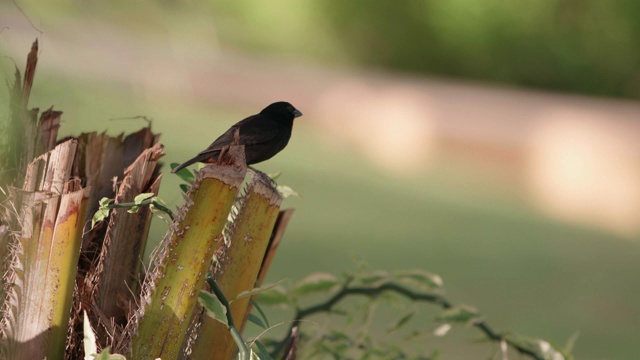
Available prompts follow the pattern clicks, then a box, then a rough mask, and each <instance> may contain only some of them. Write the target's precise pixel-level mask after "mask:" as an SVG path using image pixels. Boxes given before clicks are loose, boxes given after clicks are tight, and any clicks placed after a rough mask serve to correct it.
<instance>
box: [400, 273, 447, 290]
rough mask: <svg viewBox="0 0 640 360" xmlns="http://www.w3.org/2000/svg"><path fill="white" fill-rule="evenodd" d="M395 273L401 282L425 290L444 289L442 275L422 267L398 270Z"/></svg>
mask: <svg viewBox="0 0 640 360" xmlns="http://www.w3.org/2000/svg"><path fill="white" fill-rule="evenodd" d="M394 275H395V276H396V278H397V279H398V280H400V281H401V282H403V283H406V284H408V285H413V286H417V287H419V288H421V289H424V290H433V289H442V286H443V283H442V278H441V277H440V275H438V274H434V273H430V272H428V271H424V270H421V269H413V270H405V271H398V272H395V273H394Z"/></svg>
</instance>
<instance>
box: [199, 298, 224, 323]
mask: <svg viewBox="0 0 640 360" xmlns="http://www.w3.org/2000/svg"><path fill="white" fill-rule="evenodd" d="M198 302H199V303H200V305H202V307H203V308H204V309H205V310H206V312H207V315H209V316H210V317H211V318H213V319H215V320H218V321H219V322H221V323H223V324H224V325H225V326H226V327H229V323H228V321H227V308H226V307H225V306H224V305H222V303H221V302H220V300H219V299H218V298H217V297H216V296H215V295H214V294H212V293H210V292H208V291H204V290H200V294H199V295H198Z"/></svg>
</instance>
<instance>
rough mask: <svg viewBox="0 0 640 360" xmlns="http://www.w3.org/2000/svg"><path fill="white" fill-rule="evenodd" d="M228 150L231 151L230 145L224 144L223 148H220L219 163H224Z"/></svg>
mask: <svg viewBox="0 0 640 360" xmlns="http://www.w3.org/2000/svg"><path fill="white" fill-rule="evenodd" d="M228 152H229V147H228V146H223V147H222V149H220V154H218V161H217V163H218V164H222V163H223V160H224V158H225V156H226V155H227V153H228Z"/></svg>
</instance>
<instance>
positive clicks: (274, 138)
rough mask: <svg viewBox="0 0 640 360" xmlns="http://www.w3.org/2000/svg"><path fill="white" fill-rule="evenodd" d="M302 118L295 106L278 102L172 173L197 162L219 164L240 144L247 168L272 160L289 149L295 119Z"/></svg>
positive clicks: (236, 127)
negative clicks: (227, 153) (233, 147)
mask: <svg viewBox="0 0 640 360" xmlns="http://www.w3.org/2000/svg"><path fill="white" fill-rule="evenodd" d="M298 116H302V113H301V112H300V111H299V110H298V109H296V108H294V107H293V105H291V104H289V103H288V102H286V101H279V102H275V103H273V104H271V105H269V106H267V107H266V108H264V109H262V111H260V113H259V114H256V115H251V116H249V117H248V118H246V119H244V120H242V121H240V122H238V123H237V124H235V125H233V126H232V127H231V128H229V130H227V131H226V132H225V133H224V134H222V135H220V137H219V138H217V139H216V141H214V142H213V143H212V144H211V145H209V147H208V148H206V149H204V150H202V151H201V152H200V153H199V154H198V155H196V156H195V157H194V158H193V159H190V160H187V161H186V162H184V163H182V164H180V165H179V166H177V167H176V168H174V169H173V170H172V171H171V172H172V173H175V172H177V171H180V170H181V169H183V168H185V167H187V166H189V165H191V164H193V163H196V162H206V163H212V162H216V161H217V160H218V157H219V156H220V152H221V151H225V150H224V149H225V148H226V147H228V146H230V145H232V144H236V143H237V144H238V145H244V153H245V157H246V160H247V165H251V164H256V163H259V162H262V161H265V160H268V159H271V158H272V157H273V156H274V155H275V154H277V153H279V152H280V151H281V150H282V149H284V148H285V146H287V143H288V142H289V138H291V129H292V128H293V119H294V118H297V117H298Z"/></svg>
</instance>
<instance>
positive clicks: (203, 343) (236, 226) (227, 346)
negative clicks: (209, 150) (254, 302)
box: [191, 173, 282, 359]
mask: <svg viewBox="0 0 640 360" xmlns="http://www.w3.org/2000/svg"><path fill="white" fill-rule="evenodd" d="M252 175H253V176H252V179H251V180H250V181H249V183H248V184H247V192H246V194H245V196H244V197H243V198H242V200H241V207H240V211H239V213H238V215H237V216H236V218H235V219H234V222H233V226H232V228H231V229H230V233H231V240H230V243H229V246H228V248H226V249H220V250H219V251H218V252H217V253H216V255H217V257H218V267H217V269H216V273H215V276H214V277H215V279H216V282H217V283H218V286H219V287H220V289H221V290H222V292H223V293H224V294H225V297H226V298H227V299H228V300H232V299H234V298H236V297H237V296H238V295H239V294H240V293H241V292H243V291H250V290H252V289H254V287H255V284H256V279H257V276H258V272H259V271H260V266H261V264H262V260H263V258H264V256H265V252H266V249H267V246H268V244H269V238H270V236H271V232H272V230H273V226H274V224H275V221H276V218H277V217H278V211H279V209H280V204H281V202H282V198H281V197H280V195H279V194H278V192H277V191H276V189H275V188H273V186H271V184H270V180H269V179H268V178H266V176H264V175H263V174H260V173H257V174H252ZM249 299H250V297H248V296H247V297H243V298H240V299H237V300H235V301H233V302H232V303H231V314H232V317H233V319H234V321H235V322H236V324H241V323H242V321H243V319H244V317H245V313H246V311H247V309H248V304H249ZM236 351H237V346H236V344H235V342H234V341H233V339H232V337H231V334H230V332H229V329H228V328H227V327H226V326H225V325H223V324H222V323H220V322H218V321H216V320H214V319H212V318H210V317H208V316H205V317H204V318H203V321H202V326H201V331H200V332H199V334H198V337H197V339H196V341H195V344H194V346H193V349H192V354H191V357H192V358H193V359H230V358H231V356H232V355H233V354H234V353H235V352H236Z"/></svg>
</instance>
